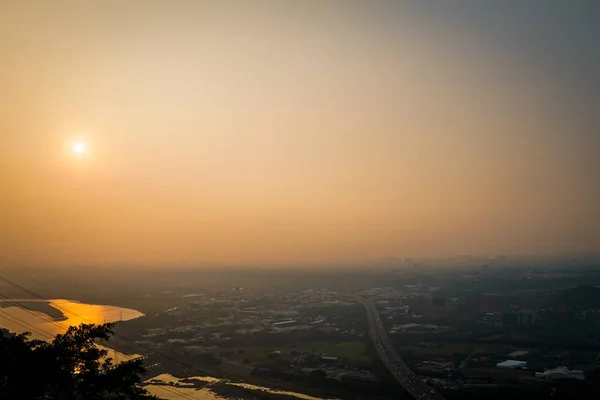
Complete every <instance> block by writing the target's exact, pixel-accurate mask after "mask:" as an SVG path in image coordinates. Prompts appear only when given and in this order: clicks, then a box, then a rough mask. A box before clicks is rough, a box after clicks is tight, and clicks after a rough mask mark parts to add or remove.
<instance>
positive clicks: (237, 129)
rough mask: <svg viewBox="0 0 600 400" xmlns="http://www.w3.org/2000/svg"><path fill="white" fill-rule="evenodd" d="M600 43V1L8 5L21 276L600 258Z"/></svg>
mask: <svg viewBox="0 0 600 400" xmlns="http://www.w3.org/2000/svg"><path fill="white" fill-rule="evenodd" d="M599 20H600V2H598V1H597V0H589V1H580V0H569V1H564V0H556V1H554V0H532V1H522V0H506V1H493V0H480V1H475V0H472V1H466V0H465V1H437V0H435V1H434V0H430V1H428V0H418V1H417V0H414V1H277V2H259V1H254V2H252V1H236V2H226V1H214V2H208V1H205V2H203V1H131V0H130V1H53V2H48V1H41V0H40V1H3V2H0V54H2V60H1V62H0V93H1V95H0V163H1V164H0V194H1V197H0V254H4V255H8V256H11V257H13V258H15V259H17V260H20V261H22V262H30V263H48V264H74V263H75V264H76V263H97V264H111V263H120V262H128V263H151V264H160V263H169V262H171V263H174V262H188V263H199V264H200V263H217V264H249V265H250V264H261V263H264V264H288V265H289V264H296V263H311V262H337V261H347V260H360V259H369V258H374V257H375V258H376V257H386V256H444V255H454V254H459V253H472V254H478V253H480V254H493V255H495V254H515V253H561V252H571V251H599V250H600V208H599V207H598V205H599V204H600V137H599V133H600V132H599V127H600V76H599V72H598V71H600V46H599V45H598V42H597V40H598V38H599V37H600V24H599V23H598V21H599ZM77 140H79V141H81V142H82V143H84V144H85V146H86V149H85V150H86V151H85V152H84V153H83V154H80V155H78V154H76V153H74V152H73V151H72V148H71V147H72V144H73V143H74V141H77Z"/></svg>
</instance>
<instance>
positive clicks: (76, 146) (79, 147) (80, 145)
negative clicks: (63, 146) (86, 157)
mask: <svg viewBox="0 0 600 400" xmlns="http://www.w3.org/2000/svg"><path fill="white" fill-rule="evenodd" d="M71 150H72V151H73V153H75V154H84V153H85V152H86V150H87V146H86V145H85V143H84V142H82V141H80V140H78V141H76V142H73V144H71Z"/></svg>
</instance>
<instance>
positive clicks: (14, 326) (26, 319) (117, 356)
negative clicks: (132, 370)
mask: <svg viewBox="0 0 600 400" xmlns="http://www.w3.org/2000/svg"><path fill="white" fill-rule="evenodd" d="M9 301H11V302H16V303H19V304H23V305H24V306H25V307H28V305H27V303H33V302H45V301H44V300H31V299H22V300H21V299H17V300H9ZM47 303H48V304H49V305H50V306H52V307H54V308H56V309H57V310H60V311H61V312H62V313H63V314H64V316H65V319H60V320H54V319H52V318H51V317H49V316H48V315H46V314H45V313H43V312H39V311H32V310H27V309H24V308H21V307H4V308H0V326H1V327H4V328H7V329H9V330H11V331H12V332H17V333H21V332H25V331H29V332H31V338H33V339H42V340H49V339H51V338H52V337H54V336H56V335H57V334H59V333H65V332H66V330H67V328H68V327H69V326H77V325H79V324H82V323H86V324H89V323H95V324H103V323H105V322H115V321H127V320H130V319H134V318H139V317H142V316H144V314H142V313H141V312H139V311H136V310H132V309H130V308H123V307H116V306H107V305H100V304H85V303H80V302H78V301H75V300H64V299H54V300H49V301H48V302H47ZM100 347H102V346H100ZM107 350H109V354H108V356H109V357H111V358H112V359H113V362H114V363H119V362H121V361H125V360H128V359H131V358H135V357H137V356H138V354H129V355H128V354H123V353H119V352H117V351H114V350H111V349H107Z"/></svg>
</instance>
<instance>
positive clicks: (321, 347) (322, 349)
mask: <svg viewBox="0 0 600 400" xmlns="http://www.w3.org/2000/svg"><path fill="white" fill-rule="evenodd" d="M308 346H310V348H311V349H314V350H315V351H316V352H317V353H319V354H324V355H327V356H332V357H341V358H347V359H348V360H352V361H362V362H369V361H371V359H370V358H369V357H368V355H367V351H366V349H365V344H364V343H363V342H359V341H351V342H327V341H323V342H311V343H309V344H308ZM303 347H304V346H303Z"/></svg>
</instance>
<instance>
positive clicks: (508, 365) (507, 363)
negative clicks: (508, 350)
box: [496, 360, 527, 369]
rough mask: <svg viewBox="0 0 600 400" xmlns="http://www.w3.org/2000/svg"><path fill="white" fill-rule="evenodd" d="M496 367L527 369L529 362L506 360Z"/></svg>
mask: <svg viewBox="0 0 600 400" xmlns="http://www.w3.org/2000/svg"><path fill="white" fill-rule="evenodd" d="M496 367H497V368H505V369H516V368H525V367H527V362H526V361H519V360H506V361H502V362H501V363H498V364H496Z"/></svg>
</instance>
